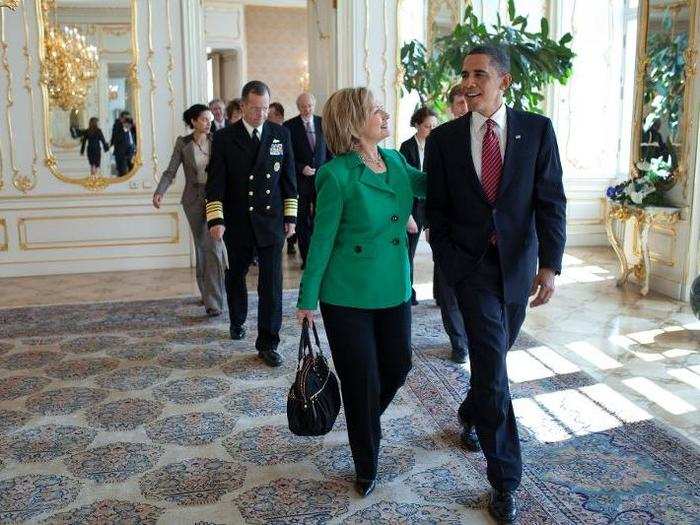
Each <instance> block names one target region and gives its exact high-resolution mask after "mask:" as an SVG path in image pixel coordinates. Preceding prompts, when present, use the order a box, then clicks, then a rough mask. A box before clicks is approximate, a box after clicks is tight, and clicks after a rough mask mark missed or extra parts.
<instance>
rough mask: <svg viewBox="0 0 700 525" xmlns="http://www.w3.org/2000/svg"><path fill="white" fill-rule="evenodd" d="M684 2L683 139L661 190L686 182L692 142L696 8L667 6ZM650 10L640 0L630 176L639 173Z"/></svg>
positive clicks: (692, 1)
mask: <svg viewBox="0 0 700 525" xmlns="http://www.w3.org/2000/svg"><path fill="white" fill-rule="evenodd" d="M683 6H687V9H688V47H687V48H686V50H685V52H684V56H685V67H684V75H685V84H684V89H683V114H682V116H681V122H680V125H679V128H678V129H679V132H678V133H679V136H681V137H683V143H682V145H681V147H680V148H679V151H678V164H677V166H676V169H675V170H674V171H673V172H672V174H671V176H670V180H669V181H668V182H667V183H665V184H664V188H663V189H664V190H668V189H671V188H672V187H674V186H675V185H676V184H678V183H684V182H686V179H687V175H688V156H689V154H690V148H691V144H690V141H689V140H688V132H689V130H690V127H691V126H692V108H691V107H690V103H691V101H692V96H693V89H692V88H693V80H694V77H695V72H696V58H697V49H696V45H697V42H696V33H697V30H696V28H695V24H696V23H697V22H696V9H697V0H677V1H669V2H668V5H667V6H664V7H663V9H667V8H669V7H670V8H672V9H673V8H676V9H677V8H680V7H683ZM650 11H651V7H650V0H640V1H639V11H638V13H639V16H638V20H639V23H638V28H637V52H636V56H637V63H636V67H635V79H634V112H633V117H632V141H631V149H630V177H631V178H632V179H635V178H637V177H639V176H640V172H639V169H638V168H637V166H636V162H638V161H639V160H641V144H642V133H641V130H642V125H643V121H644V82H645V78H646V72H647V67H648V66H649V57H648V56H647V42H648V40H649V14H650Z"/></svg>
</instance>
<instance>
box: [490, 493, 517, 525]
mask: <svg viewBox="0 0 700 525" xmlns="http://www.w3.org/2000/svg"><path fill="white" fill-rule="evenodd" d="M489 514H491V517H492V518H493V519H495V520H496V522H497V523H513V522H514V521H515V520H516V519H517V517H518V505H517V504H516V502H515V492H514V491H508V490H494V491H493V493H492V494H491V501H490V502H489Z"/></svg>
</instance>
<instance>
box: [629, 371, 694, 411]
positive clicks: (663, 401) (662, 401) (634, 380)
mask: <svg viewBox="0 0 700 525" xmlns="http://www.w3.org/2000/svg"><path fill="white" fill-rule="evenodd" d="M622 382H623V383H624V384H625V385H626V386H628V387H629V388H631V389H632V390H634V391H636V392H637V393H638V394H641V395H642V396H644V397H646V398H647V399H648V400H649V401H651V402H652V403H655V404H657V405H659V406H660V407H661V408H663V409H664V410H666V411H667V412H670V413H671V414H674V415H676V416H678V415H681V414H686V413H688V412H693V411H694V410H695V407H694V406H693V405H691V404H690V403H687V402H686V401H684V400H682V399H681V398H680V397H678V396H677V395H675V394H672V393H671V392H669V391H668V390H666V389H665V388H662V387H660V386H659V385H657V384H656V383H654V382H653V381H651V380H650V379H647V378H646V377H631V378H629V379H623V380H622Z"/></svg>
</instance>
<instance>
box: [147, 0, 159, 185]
mask: <svg viewBox="0 0 700 525" xmlns="http://www.w3.org/2000/svg"><path fill="white" fill-rule="evenodd" d="M147 11H148V58H147V59H146V65H147V66H148V75H149V77H150V81H151V91H150V95H149V108H148V110H149V111H148V112H149V115H150V117H151V121H150V125H151V161H152V163H153V179H154V180H158V153H157V151H156V110H155V94H156V74H155V71H154V70H153V55H154V54H155V53H154V51H153V2H152V0H148V5H147Z"/></svg>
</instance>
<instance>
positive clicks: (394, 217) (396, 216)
mask: <svg viewBox="0 0 700 525" xmlns="http://www.w3.org/2000/svg"><path fill="white" fill-rule="evenodd" d="M391 222H399V216H398V215H392V216H391Z"/></svg>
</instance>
